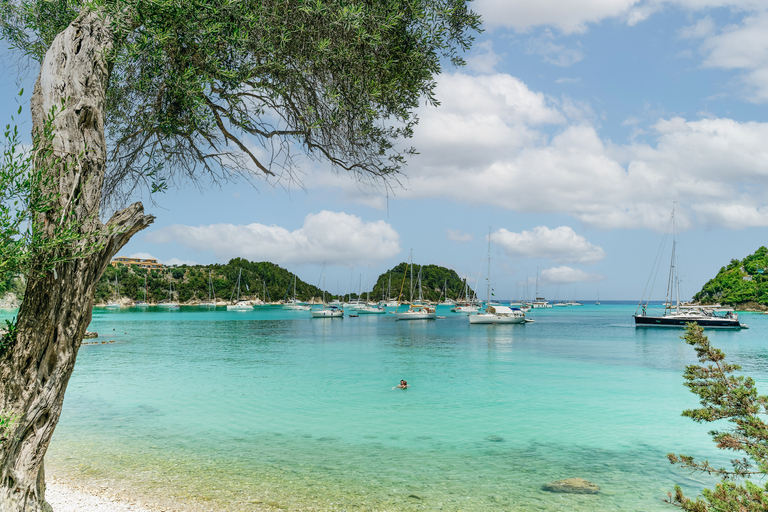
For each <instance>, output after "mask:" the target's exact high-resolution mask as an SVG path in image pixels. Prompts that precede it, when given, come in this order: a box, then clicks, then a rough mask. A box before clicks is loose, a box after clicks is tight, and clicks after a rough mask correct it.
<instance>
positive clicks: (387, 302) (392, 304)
mask: <svg viewBox="0 0 768 512" xmlns="http://www.w3.org/2000/svg"><path fill="white" fill-rule="evenodd" d="M387 275H388V276H389V280H388V282H387V294H386V295H385V296H382V298H381V302H379V306H381V307H385V308H387V307H389V308H396V307H397V299H393V298H392V274H390V273H388V274H387Z"/></svg>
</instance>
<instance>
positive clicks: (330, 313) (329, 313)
mask: <svg viewBox="0 0 768 512" xmlns="http://www.w3.org/2000/svg"><path fill="white" fill-rule="evenodd" d="M310 314H311V315H312V318H344V310H343V309H341V308H340V307H338V306H328V305H323V307H322V308H321V309H311V310H310Z"/></svg>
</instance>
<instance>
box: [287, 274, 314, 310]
mask: <svg viewBox="0 0 768 512" xmlns="http://www.w3.org/2000/svg"><path fill="white" fill-rule="evenodd" d="M287 294H288V293H287V292H286V295H287ZM283 309H288V310H290V311H309V310H310V306H309V304H306V303H304V302H301V301H300V300H296V274H293V298H292V299H289V300H288V301H286V303H285V304H283Z"/></svg>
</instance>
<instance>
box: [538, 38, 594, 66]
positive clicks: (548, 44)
mask: <svg viewBox="0 0 768 512" xmlns="http://www.w3.org/2000/svg"><path fill="white" fill-rule="evenodd" d="M553 39H554V37H553V35H552V33H551V32H550V31H549V30H546V31H544V34H543V35H541V36H539V37H535V38H532V39H530V40H529V41H528V44H527V45H526V51H527V52H528V53H530V54H535V55H540V56H541V57H542V58H543V59H544V62H547V63H549V64H554V65H555V66H560V67H568V66H572V65H574V64H576V63H577V62H579V61H580V60H582V59H583V58H584V54H583V53H582V51H581V50H580V49H577V48H568V47H566V46H563V45H560V44H555V42H554V41H553Z"/></svg>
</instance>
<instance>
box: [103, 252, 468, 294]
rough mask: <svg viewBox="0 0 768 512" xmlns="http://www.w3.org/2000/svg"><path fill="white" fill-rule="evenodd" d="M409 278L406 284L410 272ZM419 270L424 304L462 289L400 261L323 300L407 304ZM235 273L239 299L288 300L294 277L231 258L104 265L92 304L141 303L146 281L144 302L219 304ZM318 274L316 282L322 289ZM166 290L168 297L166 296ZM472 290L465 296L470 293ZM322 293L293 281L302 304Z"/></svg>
mask: <svg viewBox="0 0 768 512" xmlns="http://www.w3.org/2000/svg"><path fill="white" fill-rule="evenodd" d="M410 267H413V280H412V281H411V268H410ZM419 271H421V282H422V290H423V297H424V299H425V300H440V299H441V298H444V297H445V296H446V294H447V296H448V297H450V298H456V297H458V296H459V295H460V294H462V293H466V292H465V291H464V286H465V284H464V281H463V280H462V279H461V278H460V277H459V275H458V274H457V273H456V271H454V270H451V269H448V268H445V267H440V266H438V265H410V266H409V265H408V264H406V263H400V264H398V265H396V266H395V267H393V268H392V269H390V270H388V271H387V272H385V273H383V274H381V275H380V276H378V278H376V281H375V284H374V285H373V287H372V288H370V289H368V288H367V286H366V285H367V283H365V279H366V278H365V277H364V276H359V277H358V278H357V279H354V282H353V283H350V284H349V285H348V287H349V290H346V293H345V295H344V296H343V297H342V296H338V295H334V294H330V293H328V292H327V291H326V293H325V298H326V300H327V301H330V300H333V299H343V298H346V299H352V300H354V299H356V298H357V297H358V296H362V298H363V299H368V298H369V299H370V300H371V301H378V300H381V299H382V298H387V294H388V293H389V297H391V298H393V299H397V298H398V296H399V295H400V294H401V293H402V297H401V299H402V300H404V301H406V300H409V299H410V298H411V290H412V289H413V298H414V299H415V298H417V297H418V288H417V286H418V275H419ZM238 275H240V276H241V277H240V299H241V300H257V299H258V300H261V301H264V302H279V301H282V300H285V299H286V298H292V297H293V279H294V274H293V273H291V272H290V271H288V270H286V269H284V268H282V267H280V266H278V265H276V264H274V263H270V262H266V261H262V262H252V261H248V260H246V259H243V258H234V259H232V260H230V261H229V262H228V263H226V264H212V265H179V266H173V267H167V268H164V269H162V270H157V269H145V268H141V267H139V266H137V265H123V264H118V265H117V266H115V267H112V266H110V267H108V268H107V270H106V271H105V272H104V275H103V276H102V278H101V280H100V281H99V284H98V287H97V290H96V295H95V303H96V304H99V303H104V302H108V301H110V300H114V299H115V298H116V297H117V296H118V295H119V297H120V298H127V299H130V300H133V301H140V300H144V293H145V282H146V300H147V302H150V303H153V302H161V301H167V300H169V299H171V300H175V301H178V302H189V303H194V302H207V301H208V298H209V289H210V285H209V283H211V284H212V292H211V295H212V296H213V294H214V293H215V297H216V299H217V300H219V301H222V300H223V301H229V300H230V298H231V297H232V294H233V291H234V292H235V293H237V292H236V288H235V287H236V285H237V278H238ZM320 280H321V278H320V276H319V275H318V279H317V282H318V284H319V285H322V283H321V281H320ZM169 291H170V293H169ZM472 293H473V292H472V290H471V288H470V289H469V294H472ZM322 297H323V290H322V289H320V288H319V287H318V286H316V285H314V284H310V283H307V282H305V281H303V280H302V279H300V278H298V277H297V278H296V298H297V299H299V300H302V301H313V300H314V301H316V302H319V301H321V300H322Z"/></svg>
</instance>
